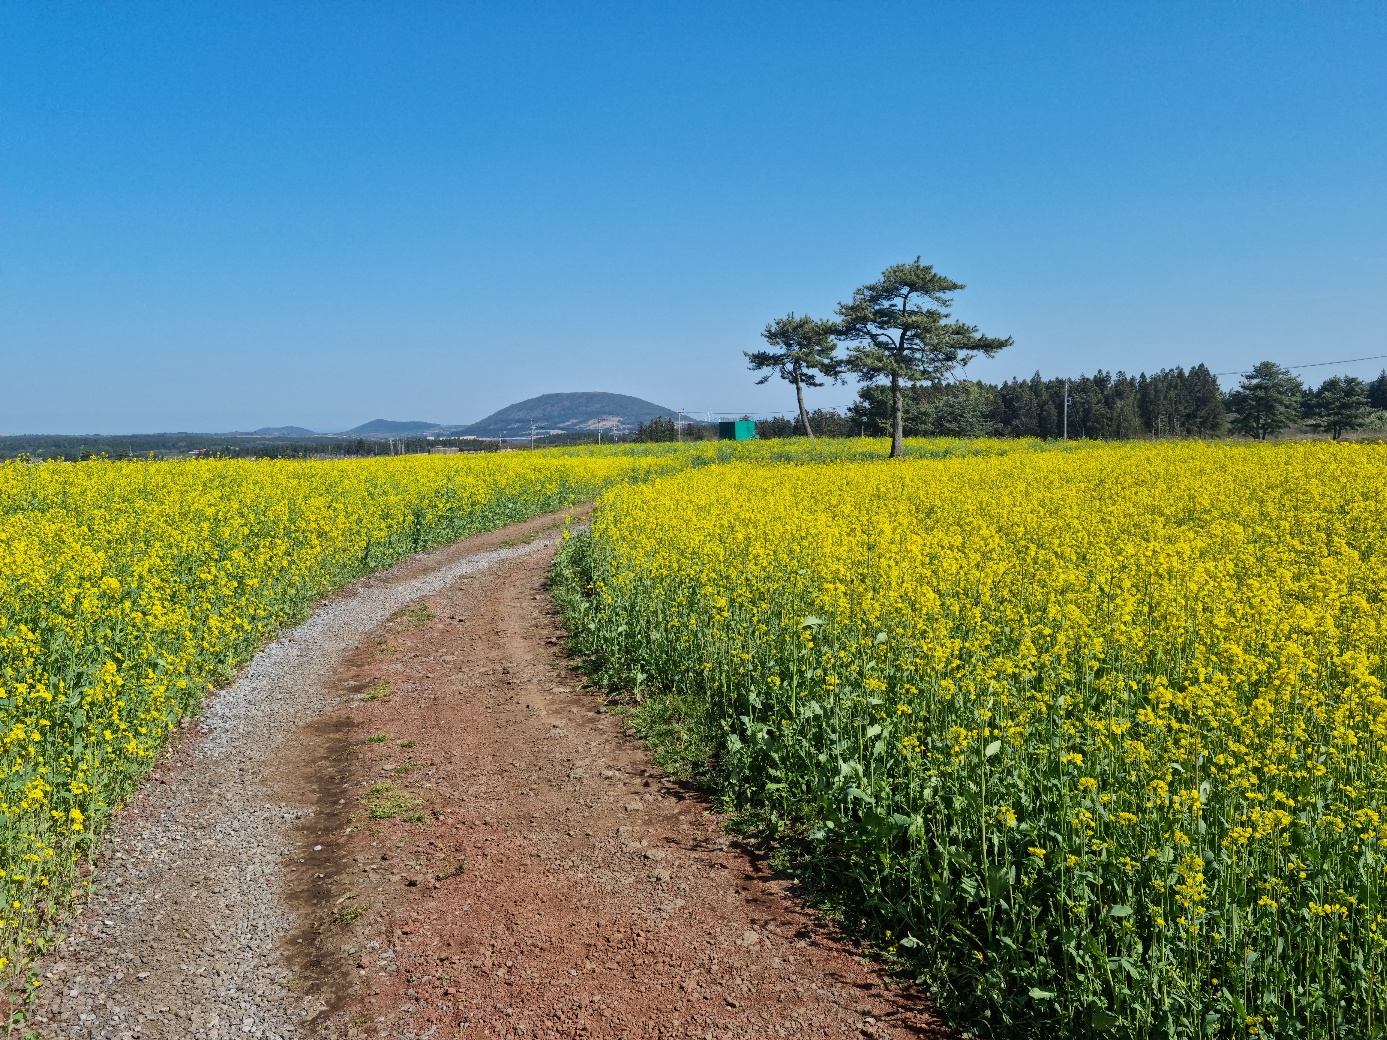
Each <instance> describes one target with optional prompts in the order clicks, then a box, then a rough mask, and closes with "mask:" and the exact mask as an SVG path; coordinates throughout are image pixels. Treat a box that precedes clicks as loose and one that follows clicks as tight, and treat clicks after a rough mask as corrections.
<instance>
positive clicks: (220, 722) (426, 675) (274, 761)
mask: <svg viewBox="0 0 1387 1040" xmlns="http://www.w3.org/2000/svg"><path fill="white" fill-rule="evenodd" d="M559 519H560V518H559V517H545V518H540V519H537V520H534V521H530V522H528V523H526V524H519V525H515V526H513V527H511V528H506V529H504V530H502V531H497V532H492V533H491V534H488V535H483V536H479V537H477V538H472V539H467V540H465V541H463V542H460V543H458V544H456V545H454V546H450V547H447V548H445V549H442V550H438V551H435V552H432V553H427V554H424V555H422V556H419V557H415V558H413V559H411V560H408V561H406V562H405V563H403V564H400V565H399V566H397V567H395V568H392V569H391V570H389V571H385V572H382V573H381V574H379V575H375V576H373V577H371V578H368V579H365V580H363V581H361V582H359V583H357V584H356V585H354V586H352V587H351V588H350V589H348V590H345V591H344V592H342V593H340V594H338V595H336V596H334V597H332V598H331V599H330V600H329V601H328V602H327V603H325V604H324V605H323V606H322V607H321V608H320V609H319V610H318V611H316V612H315V613H314V615H313V617H312V618H311V619H310V620H309V621H308V622H306V623H305V624H304V625H303V626H301V627H300V628H298V629H296V630H294V631H293V632H290V633H288V634H287V635H286V636H285V637H284V638H283V639H281V640H279V641H277V642H276V643H275V644H273V645H272V646H270V647H268V648H267V649H266V650H265V651H264V652H263V653H262V654H260V655H259V656H258V657H257V658H256V659H255V661H253V662H252V664H251V665H250V666H249V667H248V668H247V669H246V671H245V673H244V674H243V675H242V676H241V678H240V679H239V680H238V681H237V682H236V683H235V684H234V685H232V686H231V687H229V688H228V689H226V690H224V691H221V692H220V693H219V694H218V695H217V696H216V697H215V698H214V699H213V701H212V702H211V703H210V705H209V708H208V711H207V713H206V715H205V717H204V721H203V724H202V726H201V727H199V728H198V730H197V731H190V732H188V733H187V734H185V736H184V739H182V740H181V741H180V742H179V746H178V747H177V748H176V750H175V751H174V752H173V753H171V754H170V756H169V757H168V759H167V760H166V762H165V763H164V764H163V765H162V766H161V768H160V769H159V770H158V772H157V777H156V779H155V780H154V781H153V782H151V783H150V784H148V785H147V786H146V788H145V789H144V790H143V791H142V792H141V793H140V795H139V796H138V797H137V798H136V799H135V800H134V801H133V802H132V803H131V805H130V806H129V807H128V808H127V810H126V811H125V812H124V813H123V815H122V819H121V821H120V823H119V825H118V826H117V827H115V828H114V829H113V830H112V832H111V834H110V835H109V836H108V838H107V840H106V841H105V843H104V853H103V862H102V865H101V871H100V875H99V880H98V883H97V884H96V886H95V891H94V895H93V897H92V899H91V902H90V906H89V911H88V913H87V914H86V915H84V916H83V917H82V918H81V919H80V920H79V921H78V922H76V924H75V926H74V928H73V929H72V932H71V934H70V936H69V938H68V939H66V940H65V941H64V942H63V943H62V944H61V946H60V947H59V949H58V951H57V953H56V955H55V956H53V957H50V958H49V959H47V960H46V961H45V962H44V964H43V966H42V967H43V969H44V971H45V973H46V976H47V977H46V979H45V986H44V989H43V992H44V993H45V994H46V995H47V996H46V997H45V999H43V1000H41V1001H39V1002H37V1004H36V1011H37V1014H36V1017H35V1021H34V1024H35V1025H36V1026H37V1028H38V1029H39V1031H40V1033H41V1035H43V1036H46V1037H50V1038H57V1037H83V1038H87V1037H109V1038H112V1040H114V1038H118V1037H144V1038H151V1040H152V1038H161V1040H162V1038H169V1040H172V1038H182V1037H208V1038H212V1037H217V1038H226V1037H246V1036H253V1037H279V1038H284V1040H287V1038H289V1037H347V1036H372V1037H375V1036H379V1037H419V1038H424V1037H435V1036H436V1037H449V1038H452V1037H486V1036H494V1037H526V1038H529V1037H577V1036H582V1037H613V1038H615V1037H623V1038H629V1040H636V1038H646V1037H649V1038H655V1037H684V1036H696V1037H728V1038H731V1037H776V1036H805V1037H819V1036H859V1037H860V1036H876V1037H907V1036H921V1035H929V1036H940V1037H942V1036H946V1035H948V1034H947V1033H946V1032H945V1031H944V1030H943V1029H942V1028H940V1027H939V1026H938V1024H937V1022H936V1021H935V1020H934V1019H933V1018H932V1016H931V1015H930V1014H929V1012H928V1010H927V1009H926V1008H925V1007H924V1005H923V1003H922V1002H921V1000H920V998H919V997H918V995H917V994H914V993H912V992H910V991H908V990H902V989H899V988H896V987H893V986H891V985H889V984H887V983H886V982H885V981H884V980H883V978H882V976H881V974H880V973H879V972H878V971H877V970H876V969H874V968H873V967H871V966H870V965H868V964H866V963H865V962H864V961H863V960H862V959H861V958H860V957H859V956H858V955H857V954H856V951H854V950H853V949H852V948H850V947H849V946H848V945H846V944H845V943H843V942H842V941H841V940H839V939H837V938H836V937H835V936H834V935H833V933H832V932H831V931H829V930H827V929H825V928H824V927H822V926H821V925H820V924H819V923H818V922H817V921H816V920H815V919H814V917H813V916H812V915H811V914H809V913H807V912H805V911H804V910H802V909H801V908H800V907H798V906H797V905H796V903H795V902H794V900H793V899H792V898H791V897H790V895H789V894H788V893H787V892H786V891H785V888H784V883H783V882H781V881H779V880H777V879H775V878H774V877H772V876H771V875H770V874H769V873H768V872H767V871H766V870H765V869H764V867H763V866H762V865H761V864H760V863H759V862H758V860H757V859H756V858H755V857H753V856H751V855H750V854H748V852H746V851H744V850H742V849H740V848H739V847H737V846H736V844H735V843H731V842H729V841H728V839H727V837H726V836H725V835H724V834H723V833H722V832H721V830H720V828H719V821H718V820H717V818H716V817H715V816H713V815H712V814H711V813H710V812H709V809H708V806H707V804H706V803H705V802H704V801H702V800H701V799H700V798H699V797H698V796H697V795H696V794H695V793H694V792H692V791H690V790H689V789H687V788H686V787H684V786H682V785H680V784H678V783H675V782H672V781H670V780H668V779H667V778H665V777H663V776H662V775H660V773H659V772H658V770H656V769H654V768H653V767H652V766H651V765H650V761H649V758H648V755H647V754H646V752H645V751H644V749H643V748H642V747H641V745H640V744H639V742H638V741H636V740H635V739H634V738H633V737H631V736H629V735H627V734H626V733H625V732H624V731H623V728H622V724H621V722H620V719H619V718H618V717H616V716H614V715H611V714H608V713H605V712H604V711H603V710H602V707H601V702H600V701H599V699H598V698H597V697H596V696H594V694H593V693H592V692H591V691H590V690H583V689H582V688H581V683H580V680H579V679H578V677H577V675H576V674H575V673H574V672H573V671H572V670H571V669H570V668H569V663H570V662H568V661H566V660H565V658H564V657H563V655H562V653H561V651H560V647H559V638H560V632H559V629H558V624H557V616H556V611H555V609H554V607H553V605H552V604H551V602H550V600H549V598H548V595H547V593H546V591H545V588H544V578H545V575H546V573H547V569H548V566H549V563H550V561H551V560H552V554H553V548H554V544H555V540H556V539H555V534H556V528H555V526H554V525H555V524H556V522H558V520H559ZM421 607H422V608H424V609H420V608H421Z"/></svg>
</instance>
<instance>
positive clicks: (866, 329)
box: [837, 257, 1012, 459]
mask: <svg viewBox="0 0 1387 1040" xmlns="http://www.w3.org/2000/svg"><path fill="white" fill-rule="evenodd" d="M962 288H964V285H963V284H962V283H961V282H955V281H954V280H953V279H951V278H946V277H945V276H944V275H942V274H939V273H938V272H936V271H935V270H934V268H933V267H931V266H930V265H929V264H921V263H920V258H919V257H916V258H915V262H914V263H912V264H895V265H893V266H891V267H888V268H887V269H886V270H885V271H883V272H882V274H881V278H880V279H879V280H878V281H875V282H871V283H870V284H868V285H864V286H862V287H860V288H858V289H856V290H855V291H854V292H853V294H852V300H851V301H850V302H848V303H843V304H839V306H838V312H837V313H838V317H839V321H838V325H837V333H838V336H839V337H840V338H841V339H844V340H846V341H848V343H850V344H851V345H850V346H849V347H848V356H847V360H846V361H845V362H844V368H845V369H846V370H847V371H850V372H852V373H854V374H855V375H856V376H857V377H858V379H860V380H862V381H863V382H875V381H876V380H879V379H887V380H889V382H890V386H891V418H892V431H891V457H892V458H893V459H894V458H900V457H901V456H902V455H904V454H905V445H904V438H905V408H904V403H903V401H902V385H903V384H905V383H910V384H917V383H929V384H933V385H935V386H938V385H940V384H941V383H943V382H944V380H945V379H947V378H948V377H949V376H952V375H953V374H954V373H956V372H957V371H958V370H959V369H961V368H963V367H964V366H965V365H966V364H967V363H968V362H969V360H971V359H972V358H973V357H974V356H975V355H977V354H983V355H986V356H988V357H990V356H992V355H993V354H995V353H997V351H999V350H1001V349H1002V348H1003V347H1008V346H1010V345H1011V343H1012V340H1011V339H1010V338H1007V339H997V338H994V337H989V336H982V335H979V333H978V330H977V327H976V326H973V325H966V324H964V323H963V322H961V321H949V320H948V319H949V318H950V314H949V312H948V311H947V310H945V309H944V308H946V307H949V306H951V305H952V304H953V296H952V295H951V294H952V293H955V292H957V291H958V290H960V289H962ZM929 304H934V306H929Z"/></svg>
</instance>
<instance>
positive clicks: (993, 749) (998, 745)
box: [982, 740, 1002, 758]
mask: <svg viewBox="0 0 1387 1040" xmlns="http://www.w3.org/2000/svg"><path fill="white" fill-rule="evenodd" d="M1001 750H1002V742H1001V741H1000V740H994V741H993V742H992V743H991V744H988V745H987V747H986V748H985V749H984V750H983V753H982V757H983V758H991V757H992V756H993V755H995V754H996V753H997V752H998V751H1001Z"/></svg>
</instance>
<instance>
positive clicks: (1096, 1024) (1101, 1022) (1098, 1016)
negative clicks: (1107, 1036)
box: [1088, 1008, 1122, 1033]
mask: <svg viewBox="0 0 1387 1040" xmlns="http://www.w3.org/2000/svg"><path fill="white" fill-rule="evenodd" d="M1088 1021H1089V1025H1090V1026H1092V1027H1093V1028H1094V1029H1096V1030H1098V1031H1099V1032H1100V1033H1106V1032H1108V1030H1110V1029H1116V1028H1117V1027H1118V1026H1120V1025H1121V1024H1122V1019H1120V1018H1119V1017H1118V1016H1117V1015H1114V1014H1113V1013H1112V1012H1111V1011H1104V1010H1103V1009H1102V1008H1094V1009H1093V1011H1092V1012H1090V1014H1089V1020H1088Z"/></svg>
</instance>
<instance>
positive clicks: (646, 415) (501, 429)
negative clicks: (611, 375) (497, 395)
mask: <svg viewBox="0 0 1387 1040" xmlns="http://www.w3.org/2000/svg"><path fill="white" fill-rule="evenodd" d="M656 416H664V417H665V418H667V419H673V418H675V417H676V413H675V412H673V411H671V410H670V409H668V408H664V407H662V406H660V405H658V404H653V403H651V402H650V401H643V400H641V399H640V398H639V397H628V396H627V395H626V394H604V393H599V392H596V391H586V392H582V393H572V394H541V395H540V396H539V397H532V398H530V399H529V400H528V401H521V402H519V403H518V404H513V405H508V406H507V407H505V408H502V409H501V410H500V411H499V412H493V413H492V414H491V415H488V416H487V417H486V418H485V419H482V420H481V421H480V422H475V423H473V424H472V425H471V426H464V427H462V428H461V429H460V430H457V431H456V433H457V434H461V435H463V436H467V437H525V436H528V435H529V433H530V423H531V421H533V422H534V429H535V431H536V432H545V431H549V432H562V433H578V432H582V431H595V430H599V429H601V430H614V429H623V430H626V431H628V432H629V431H631V430H634V429H635V428H636V426H637V425H638V424H639V423H643V422H649V421H650V420H651V419H654V418H655V417H656Z"/></svg>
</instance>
